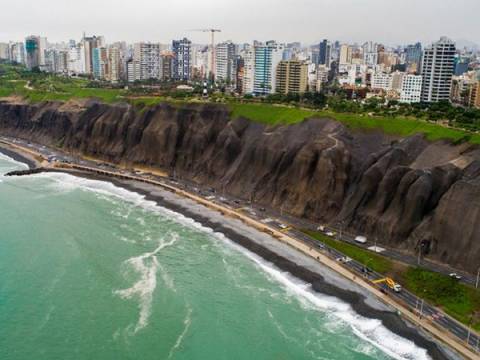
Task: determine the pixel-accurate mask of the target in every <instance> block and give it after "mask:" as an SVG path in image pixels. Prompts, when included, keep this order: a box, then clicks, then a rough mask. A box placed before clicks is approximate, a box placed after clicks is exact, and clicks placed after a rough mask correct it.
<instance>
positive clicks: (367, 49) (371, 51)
mask: <svg viewBox="0 0 480 360" xmlns="http://www.w3.org/2000/svg"><path fill="white" fill-rule="evenodd" d="M362 50H363V63H364V64H365V65H367V66H371V67H373V66H375V65H377V64H378V44H376V43H374V42H372V41H368V42H366V43H365V44H363V46H362Z"/></svg>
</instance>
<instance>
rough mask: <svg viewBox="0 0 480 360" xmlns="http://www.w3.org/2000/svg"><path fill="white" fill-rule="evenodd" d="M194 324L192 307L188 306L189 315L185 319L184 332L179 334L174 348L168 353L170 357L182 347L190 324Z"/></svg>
mask: <svg viewBox="0 0 480 360" xmlns="http://www.w3.org/2000/svg"><path fill="white" fill-rule="evenodd" d="M191 324H192V308H190V307H187V316H186V317H185V320H183V325H184V328H183V331H182V333H181V334H180V335H179V336H178V338H177V341H175V345H173V347H172V349H171V350H170V354H169V355H168V358H169V359H170V358H171V357H172V356H173V354H174V353H175V351H176V350H177V349H178V348H179V347H180V345H181V344H182V341H183V338H184V337H185V335H187V332H188V329H190V325H191Z"/></svg>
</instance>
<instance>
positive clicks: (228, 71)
mask: <svg viewBox="0 0 480 360" xmlns="http://www.w3.org/2000/svg"><path fill="white" fill-rule="evenodd" d="M236 55H237V47H236V45H235V44H234V43H233V42H231V41H227V42H224V43H221V44H218V45H217V46H216V48H215V68H216V69H215V78H216V80H218V81H224V82H227V83H234V82H235V77H236V75H235V74H236V70H235V65H236V64H235V61H236Z"/></svg>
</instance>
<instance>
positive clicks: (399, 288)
mask: <svg viewBox="0 0 480 360" xmlns="http://www.w3.org/2000/svg"><path fill="white" fill-rule="evenodd" d="M373 283H374V284H382V283H385V284H387V286H388V287H389V288H390V289H392V290H393V291H395V292H400V291H402V286H401V285H400V284H397V283H396V282H395V281H394V280H393V279H392V278H389V277H386V278H383V279H379V280H375V281H374V282H373Z"/></svg>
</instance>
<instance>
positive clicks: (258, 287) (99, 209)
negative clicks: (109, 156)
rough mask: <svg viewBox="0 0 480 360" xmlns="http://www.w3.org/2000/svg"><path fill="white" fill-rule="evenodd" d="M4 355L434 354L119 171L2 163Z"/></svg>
mask: <svg viewBox="0 0 480 360" xmlns="http://www.w3.org/2000/svg"><path fill="white" fill-rule="evenodd" d="M22 167H24V165H22V164H20V163H18V162H15V161H13V160H12V159H10V158H8V157H6V156H4V155H1V154H0V359H2V360H10V359H11V360H23V359H25V360H27V359H28V360H30V359H35V360H41V359H45V360H55V359H62V360H63V359H85V360H86V359H99V360H103V359H112V360H113V359H144V360H148V359H191V360H193V359H209V360H210V359H248V360H257V359H329V360H333V359H341V360H346V359H427V358H428V355H427V352H426V351H425V350H424V349H421V348H418V347H416V346H415V345H414V344H413V343H412V342H410V341H409V340H406V339H403V338H401V337H399V336H397V335H395V334H393V333H391V332H390V331H388V330H387V329H386V328H384V327H383V326H382V324H381V322H380V321H378V320H375V319H367V318H364V317H361V316H359V315H358V314H356V313H355V312H354V311H353V310H352V309H351V307H350V306H349V305H348V304H346V303H344V302H342V301H340V300H338V299H336V298H332V297H328V296H324V295H321V294H316V293H314V292H313V291H312V290H311V289H310V286H309V285H308V284H305V283H303V282H301V281H299V280H297V279H295V278H293V277H292V276H290V275H289V274H288V273H284V272H282V271H280V270H278V269H277V268H275V266H274V265H272V264H269V263H266V262H265V261H263V260H262V259H261V258H259V257H258V256H256V255H255V254H252V253H251V252H249V251H247V250H245V249H243V248H241V247H240V246H238V245H235V244H234V243H233V242H231V241H230V240H229V239H228V238H226V237H225V236H224V235H223V234H219V233H215V232H214V231H213V230H211V229H209V228H206V227H204V226H202V225H201V224H199V223H197V222H195V221H194V220H192V219H189V218H187V217H185V216H183V215H181V214H179V213H175V212H173V211H170V210H167V209H164V208H162V207H159V206H158V205H156V204H155V203H153V202H149V201H146V200H145V199H144V198H143V197H142V196H141V195H139V194H136V193H132V192H129V191H127V190H124V189H121V188H118V187H115V186H114V185H113V184H111V183H107V182H100V181H94V180H87V179H83V178H78V177H74V176H70V175H66V174H60V173H59V174H56V173H48V174H39V175H33V176H29V177H15V178H7V177H4V176H3V174H5V173H6V172H8V171H11V170H14V169H20V168H22Z"/></svg>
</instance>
